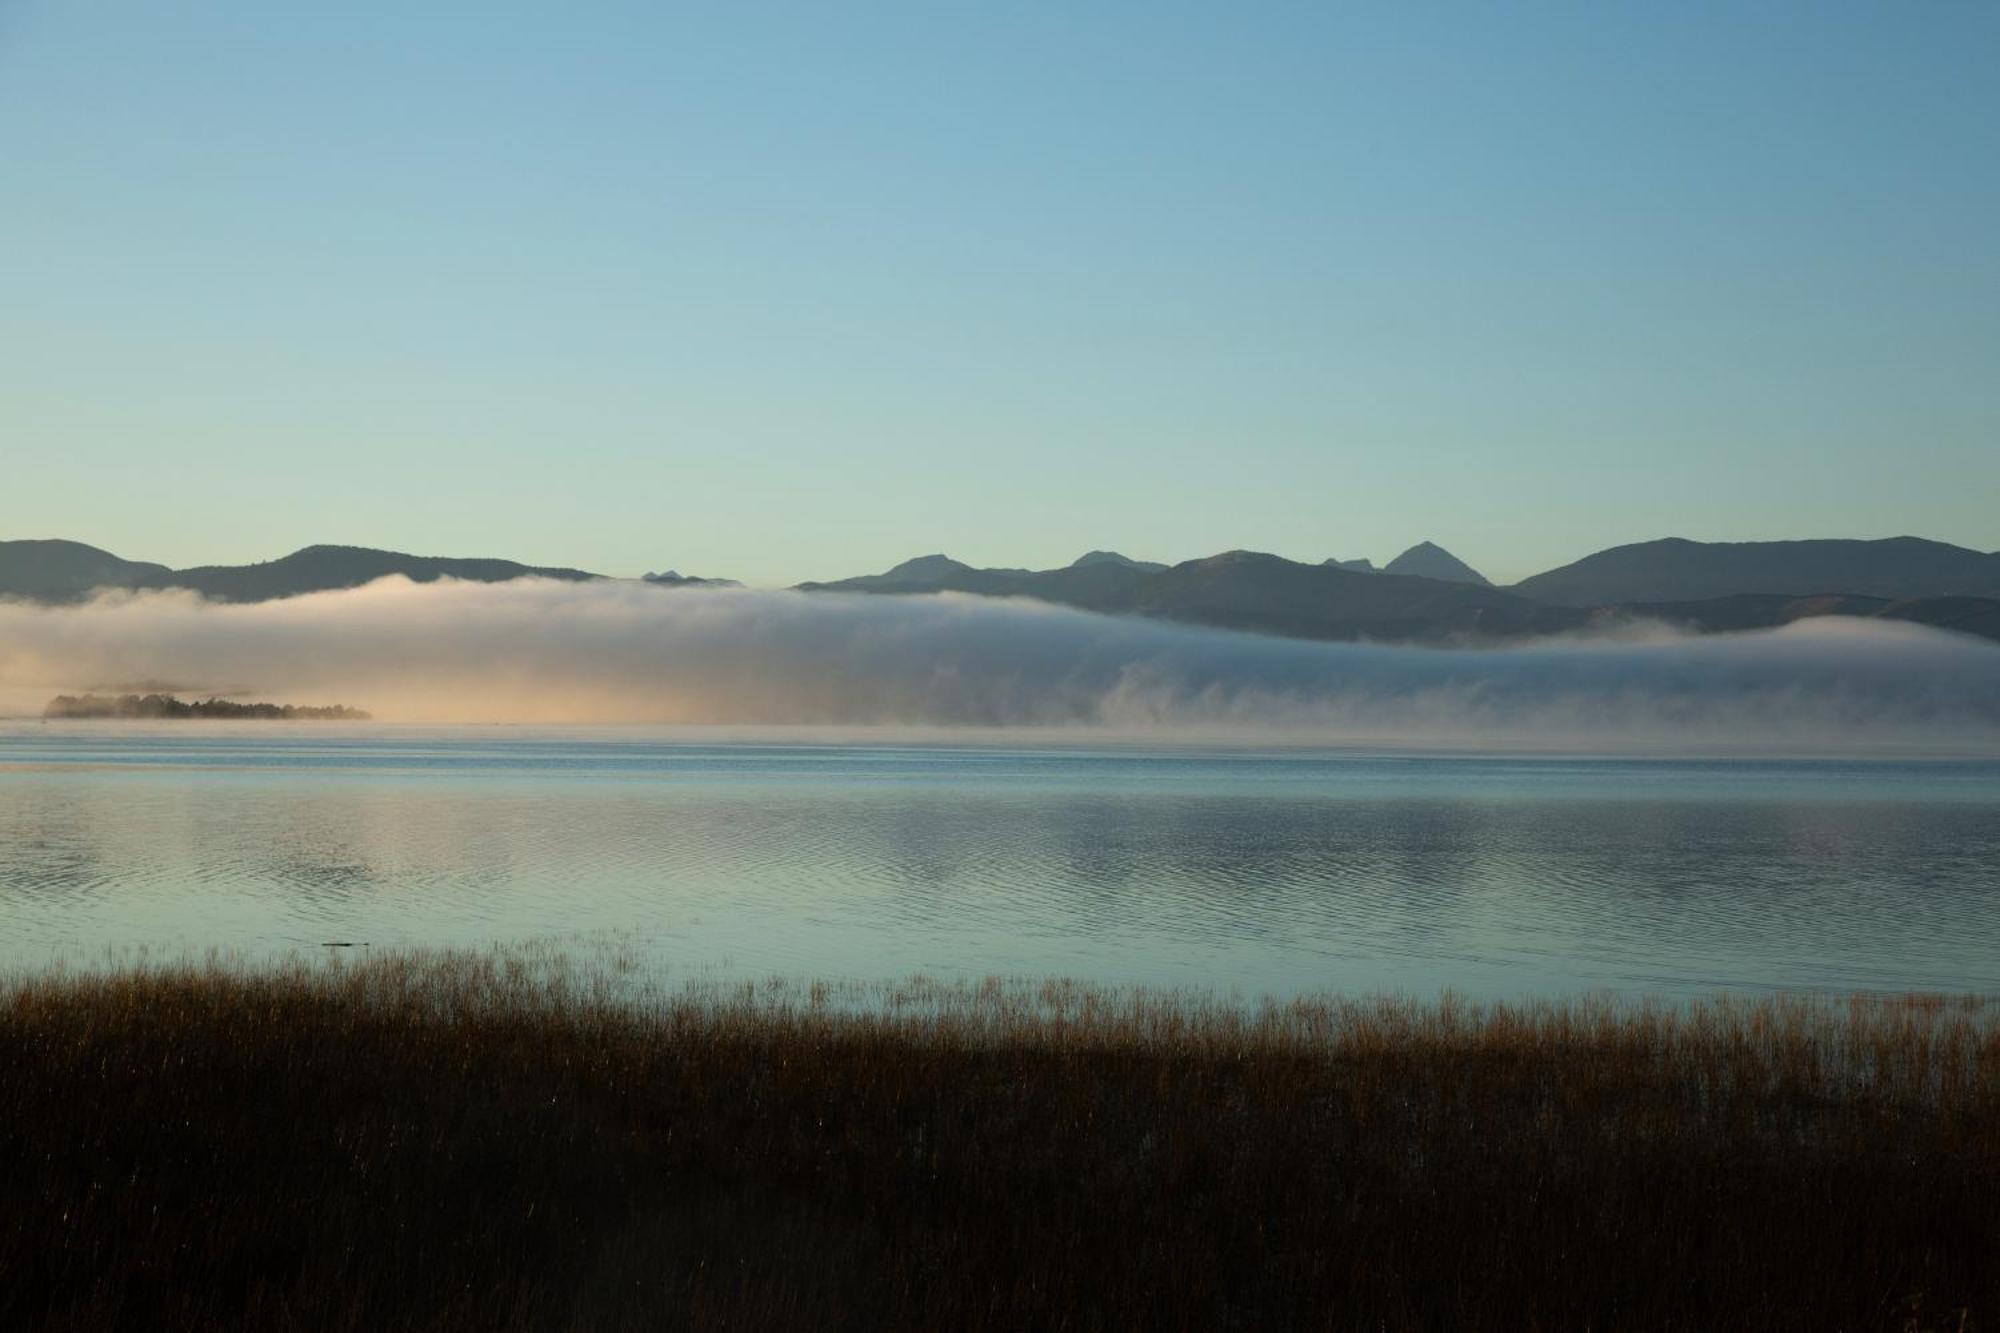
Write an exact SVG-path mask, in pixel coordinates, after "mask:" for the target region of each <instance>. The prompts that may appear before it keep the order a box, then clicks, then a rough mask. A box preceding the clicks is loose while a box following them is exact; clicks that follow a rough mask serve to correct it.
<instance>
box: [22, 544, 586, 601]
mask: <svg viewBox="0 0 2000 1333" xmlns="http://www.w3.org/2000/svg"><path fill="white" fill-rule="evenodd" d="M390 574H401V575H403V576H404V577H406V578H409V579H411V580H414V581H415V582H418V583H429V582H432V581H433V580H436V579H440V578H455V579H467V580H470V581H473V582H478V583H504V582H507V581H508V580H511V579H519V578H530V577H533V578H547V579H566V580H580V579H594V578H597V577H598V575H596V574H590V573H586V572H585V571H583V570H580V569H547V568H540V567H537V566H533V565H522V564H517V563H515V562H514V561H512V560H485V559H461V558H456V557H449V556H425V555H405V554H403V553H402V552H400V551H377V550H371V549H370V548H368V547H365V546H308V547H305V548H304V549H302V550H298V551H294V552H292V553H291V554H290V555H288V556H284V557H282V558H280V559H277V560H268V561H265V562H264V563H262V564H256V565H201V566H197V567H195V568H193V569H178V570H176V569H168V568H167V567H166V566H165V565H154V564H146V563H142V562H139V561H133V560H121V559H120V558H119V557H117V556H115V555H112V554H111V553H110V552H109V551H100V550H98V549H97V548H96V547H94V546H85V545H84V544H83V543H81V542H67V541H15V542H0V597H22V598H26V599H28V600H30V601H36V602H75V601H80V600H82V599H83V598H85V597H87V596H89V595H90V593H91V592H92V591H93V590H94V589H97V588H134V589H159V588H187V589H191V590H192V591H194V592H198V593H200V594H201V595H202V596H204V597H207V598H209V599H210V600H211V601H218V602H263V601H270V600H272V599H274V598H278V597H295V596H297V595H299V594H300V593H308V592H325V591H329V590H331V589H335V588H358V587H360V586H361V585H362V584H364V583H369V582H372V581H374V580H375V579H379V578H384V577H386V576H388V575H390Z"/></svg>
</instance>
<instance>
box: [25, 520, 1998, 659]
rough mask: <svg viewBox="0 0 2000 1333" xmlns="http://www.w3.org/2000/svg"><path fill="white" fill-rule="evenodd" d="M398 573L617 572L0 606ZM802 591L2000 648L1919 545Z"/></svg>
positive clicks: (1951, 558)
mask: <svg viewBox="0 0 2000 1333" xmlns="http://www.w3.org/2000/svg"><path fill="white" fill-rule="evenodd" d="M392 574H400V575H403V576H405V577H407V578H410V579H412V580H414V581H417V582H429V581H432V580H435V579H439V578H456V579H465V580H471V581H476V582H483V583H497V582H505V581H508V580H511V579H518V578H531V577H532V578H549V579H563V580H572V581H579V580H590V579H598V578H601V577H603V576H602V575H598V574H593V573H590V572H588V571H586V570H580V569H569V568H550V567H544V566H535V565H524V564H520V563H517V562H515V561H512V560H499V559H467V558H454V557H439V556H416V555H405V554H402V553H400V552H395V551H378V550H372V549H369V548H366V547H357V546H308V547H305V548H303V549H301V550H298V551H294V552H293V553H292V554H290V555H287V556H284V557H282V558H280V559H277V560H271V561H266V562H263V563H260V564H252V565H204V566H198V567H195V568H190V569H179V570H176V569H170V568H168V567H167V566H165V565H161V564H153V563H149V562H145V561H134V560H125V559H122V558H120V557H118V556H116V555H113V554H111V553H110V552H108V551H104V550H100V549H98V548H97V547H94V546H87V545H85V544H83V543H81V542H73V541H61V540H33V541H0V598H16V599H22V600H27V601H31V602H37V603H42V604H62V603H74V602H78V601H82V600H84V599H85V598H87V597H89V596H90V595H91V594H92V593H93V592H94V591H96V590H98V589H102V588H113V589H133V590H147V589H165V588H185V589H189V590H192V591H194V592H197V593H199V594H201V595H202V596H203V597H206V598H209V599H210V600H213V601H222V602H255V601H266V600H270V599H273V598H280V597H290V596H296V595H298V594H301V593H307V592H320V591H327V590H331V589H339V588H353V587H359V586H361V585H362V584H365V583H369V582H372V581H373V580H375V579H378V578H383V577H385V576H388V575H392ZM644 582H646V583H648V584H650V585H653V586H658V587H663V588H699V587H733V586H737V585H735V584H734V582H733V581H732V580H728V579H710V578H695V577H690V576H685V575H681V574H678V573H675V572H673V571H671V570H669V571H667V572H665V573H663V574H648V575H646V576H645V579H644ZM798 587H799V590H801V591H805V592H855V593H877V594H908V593H936V592H957V593H966V594H972V595H978V596H988V597H1029V598H1035V599H1038V600H1041V601H1046V602H1053V603H1057V604H1059V605H1063V606H1071V607H1076V608H1079V609H1082V610H1087V611H1095V612H1101V613H1105V614H1112V615H1138V616H1148V617H1154V618H1159V619H1165V620H1174V621H1181V622H1184V623H1190V624H1200V625H1211V626H1217V627H1221V628H1227V629H1238V630H1249V631H1254V632H1257V633H1264V634H1278V635H1285V636H1289V637H1295V638H1309V639H1370V640H1383V641H1398V642H1419V643H1421V642H1482V641H1499V640H1506V639H1512V638H1520V637H1523V636H1530V635H1538V634H1550V633H1560V632H1563V631H1568V630H1576V629H1583V628H1587V627H1591V626H1602V625H1606V624H1616V623H1619V622H1623V621H1640V620H1652V621H1664V622H1667V623H1670V624H1675V625H1680V626H1683V627H1685V628H1687V629H1690V630H1694V631H1698V632H1705V633H1714V632H1726V631H1732V630H1745V629H1756V628H1763V627H1767V626H1772V625H1781V624H1786V623H1789V622H1791V621H1794V620H1799V619H1804V618H1807V617H1811V616H1822V615H1847V616H1862V617H1872V618H1879V619H1889V620H1907V621H1915V622H1918V623H1922V624H1927V625H1934V626H1939V627H1942V628H1948V629H1953V630H1957V631H1960V632H1963V633H1969V634H1976V635H1979V636H1982V637H1985V638H1991V639H2000V552H1995V553H1987V552H1980V551H1975V550H1971V549H1969V548H1966V547H1961V546H1953V545H1950V544H1948V543H1945V542H1936V541H1928V540H1925V539H1923V538H1918V537H1893V538H1888V539H1885V540H1881V541H1854V540H1845V539H1831V540H1820V541H1780V542H1694V541H1686V540H1683V539H1680V538H1668V539H1664V540H1660V541H1649V542H1639V543H1636V544H1633V545H1628V546H1617V547H1612V548H1611V549H1609V550H1605V551H1599V552H1597V553H1595V554H1593V555H1589V556H1585V557H1584V558H1583V559H1581V560H1578V561H1575V562H1574V563H1571V564H1568V565H1564V566H1562V567H1561V568H1558V569H1552V570H1549V571H1547V572H1546V573H1542V574H1537V575H1535V576H1533V577H1532V578H1527V579H1523V580H1522V581H1521V582H1519V583H1517V584H1515V585H1513V586H1512V587H1510V588H1498V587H1494V586H1492V585H1491V584H1490V583H1488V582H1487V580H1486V579H1485V578H1484V577H1482V576H1481V575H1480V574H1479V573H1478V571H1476V570H1474V569H1472V568H1471V567H1470V566H1469V565H1467V564H1465V563H1464V562H1463V561H1461V560H1459V559H1458V558H1457V557H1456V556H1454V555H1452V554H1451V553H1450V552H1449V551H1446V550H1445V549H1444V548H1443V547H1441V546H1438V545H1436V544H1435V543H1432V542H1421V543H1419V544H1417V545H1416V546H1413V547H1411V548H1410V549H1409V550H1407V551H1405V552H1403V553H1402V554H1401V555H1399V556H1397V557H1396V558H1395V559H1394V560H1391V561H1390V562H1389V563H1388V564H1387V565H1385V566H1383V567H1382V568H1380V569H1379V570H1378V569H1377V568H1376V567H1375V566H1374V564H1373V562H1371V561H1368V560H1365V559H1349V560H1337V559H1329V560H1326V561H1324V562H1323V563H1320V564H1316V565H1314V564H1304V563H1301V562H1298V561H1293V560H1287V559H1284V558H1282V557H1279V556H1276V555H1267V554H1263V553H1261V552H1256V551H1225V552H1222V553H1221V554H1218V555H1212V556H1207V557H1203V558H1201V559H1197V560H1186V561H1182V562H1180V563H1178V564H1172V565H1169V564H1164V563H1160V562H1157V561H1147V560H1134V559H1131V558H1129V557H1127V556H1124V555H1121V554H1119V553H1118V552H1116V551H1107V550H1098V551H1091V552H1089V553H1087V554H1085V555H1083V556H1081V557H1079V558H1078V559H1077V560H1076V561H1074V562H1073V563H1071V564H1069V565H1066V566H1063V567H1061V568H1058V569H1044V570H1031V569H1013V568H1006V569H981V568H975V567H974V566H971V565H968V564H964V563H962V562H960V561H957V560H953V559H951V558H950V557H949V556H946V555H942V554H936V555H926V556H919V557H917V558H916V559H913V560H906V561H904V562H903V563H901V564H899V565H896V566H895V567H893V568H891V569H889V570H886V571H884V572H883V573H880V574H867V575H862V576H859V577H856V578H847V579H839V580H835V581H831V582H823V583H819V582H815V583H802V584H800V585H798Z"/></svg>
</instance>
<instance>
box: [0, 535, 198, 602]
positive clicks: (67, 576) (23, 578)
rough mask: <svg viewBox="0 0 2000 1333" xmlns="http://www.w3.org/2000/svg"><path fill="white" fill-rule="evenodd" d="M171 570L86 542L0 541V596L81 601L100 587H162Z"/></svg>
mask: <svg viewBox="0 0 2000 1333" xmlns="http://www.w3.org/2000/svg"><path fill="white" fill-rule="evenodd" d="M172 574H173V571H172V570H170V569H168V568H167V567H166V566H165V565H152V564H147V563H145V562H144V561H139V560H121V559H120V558H119V557H117V556H115V555H113V554H111V552H109V551H102V550H99V549H98V548H97V547H95V546H86V545H84V544H83V543H82V542H72V541H62V540H60V539H51V540H26V541H11V542H0V597H23V598H26V599H28V600H29V601H35V602H78V601H82V600H83V599H84V598H86V597H88V596H90V594H91V593H92V592H93V591H94V590H96V589H98V588H159V587H164V586H166V584H165V582H164V581H165V580H166V579H168V578H170V577H171V576H172Z"/></svg>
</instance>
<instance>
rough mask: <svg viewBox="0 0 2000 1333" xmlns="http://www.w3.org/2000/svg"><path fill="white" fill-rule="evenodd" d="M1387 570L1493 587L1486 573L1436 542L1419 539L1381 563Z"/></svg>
mask: <svg viewBox="0 0 2000 1333" xmlns="http://www.w3.org/2000/svg"><path fill="white" fill-rule="evenodd" d="M1382 572H1383V573H1384V574H1414V575H1416V576H1417V577H1418V578H1424V579H1437V580H1438V581H1439V582H1442V583H1470V584H1472V585H1474V586H1475V587H1480V588H1490V587H1492V586H1493V585H1492V584H1491V583H1490V582H1488V581H1487V578H1486V576H1485V575H1484V574H1481V573H1480V572H1479V571H1478V570H1476V569H1474V568H1473V567H1472V566H1471V565H1468V564H1466V563H1465V562H1464V561H1463V560H1460V559H1459V558H1458V557H1457V556H1455V555H1453V554H1452V553H1451V552H1450V551H1447V550H1445V549H1444V547H1442V546H1439V545H1438V544H1437V543H1436V542H1428V541H1425V542H1418V543H1417V544H1416V545H1415V546H1412V547H1411V548H1410V549H1409V550H1407V551H1405V552H1403V553H1402V554H1401V555H1399V556H1397V557H1396V558H1395V559H1394V560H1391V561H1390V562H1389V563H1388V564H1386V565H1384V566H1382Z"/></svg>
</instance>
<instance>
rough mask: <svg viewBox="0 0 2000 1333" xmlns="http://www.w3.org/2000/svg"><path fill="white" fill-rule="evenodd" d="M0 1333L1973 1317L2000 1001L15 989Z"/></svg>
mask: <svg viewBox="0 0 2000 1333" xmlns="http://www.w3.org/2000/svg"><path fill="white" fill-rule="evenodd" d="M0 1279H4V1280H0V1328H8V1329H14V1328H42V1327H48V1328H79V1329H81V1328H90V1329H96V1328H105V1327H121V1326H122V1327H147V1328H212V1327H267V1328H299V1329H363V1328H366V1329H378V1328H480V1329H486V1328H495V1329H567V1328H577V1329H598V1328H625V1327H648V1328H655V1327H662V1326H665V1327H695V1328H765V1327H855V1328H861V1327H870V1328H880V1327H916V1326H922V1327H927V1328H942V1327H949V1328H1022V1327H1037V1328H1058V1329H1099V1328H1131V1327H1160V1328H1202V1329H1208V1328H1245V1329H1251V1328H1255V1329H1273V1328H1339V1329H1346V1328H1370V1329H1378V1328H1388V1329H1404V1328H1440V1329H1442V1328H1451V1329H1474V1330H1476V1329H1627V1328H1639V1329H1716V1328H1749V1327H1755V1328H1811V1329H1836V1328H1885V1329H1955V1330H1963V1329H1973V1328H1991V1327H1994V1326H1995V1324H1996V1322H2000V1005H1996V1004H1993V1003H1990V1002H1987V1001H1984V1000H1981V999H1976V998H1966V999H1959V998H1951V999H1947V998H1940V997H1934V996H1933V997H1903V998H1869V997H1859V998H1854V999H1851V1000H1841V1001H1834V1000H1826V999H1802V998H1774V999H1766V1000H1717V1001H1714V1002H1712V1003H1702V1004H1694V1005H1687V1006H1665V1005H1651V1006H1648V1005H1630V1004H1620V1003H1615V1002H1611V1001H1588V1002H1580V1003H1547V1004H1533V1005H1522V1006H1497V1005H1489V1006H1481V1005H1475V1004H1470V1003H1467V1002H1464V1001H1461V1000H1457V999H1453V998H1450V997H1447V998H1445V999H1444V1000H1442V1001H1440V1002H1437V1003H1428V1004H1419V1003H1412V1002H1407V1001H1400V1000H1390V999H1377V1000H1357V1001H1348V1000H1340V999H1332V998H1325V999H1311V1000H1303V1001H1299V1002H1295V1003H1287V1004H1265V1005H1262V1006H1260V1007H1245V1006H1241V1005H1236V1004H1232V1003H1228V1002H1224V1001H1220V1000H1216V999H1213V998H1205V997H1202V996H1196V995H1186V994H1162V993H1151V992H1145V991H1134V990H1107V989H1101V988H1094V987H1090V986H1084V985H1077V984H1073V983H1048V984H1030V983H1023V982H989V983H986V984H984V985H976V986H967V985H949V984H940V983H934V982H926V981H922V980H918V981H913V982H910V983H908V984H905V985H902V986H898V987H892V988H879V989H878V988H866V987H836V986H824V985H817V986H815V985H787V984H783V983H770V984H763V983H760V984H756V985H744V986H736V987H725V986H707V987H693V988H689V989H686V990H682V991H676V992H665V991H661V990H657V989H646V988H645V987H643V986H635V985H634V983H633V982H632V981H631V979H630V978H629V977H628V976H621V975H619V974H618V973H617V971H616V969H605V968H598V967H594V966H586V965H581V964H578V963H575V962H572V961H571V960H568V959H566V958H565V957H563V956H562V955H560V954H555V953H550V952H546V951H545V952H540V953H534V952H526V953H523V952H515V953H509V954H490V955H467V954H405V955H394V956H380V957H373V958H365V959H362V960H359V961H355V962H327V963H319V962H298V963H292V964H288V965H283V966H275V967H251V966H243V965H231V964H228V963H225V962H217V961H209V962H203V963H192V964H188V963H183V964H175V965H157V964H153V965H137V966H126V967H122V968H118V969H115V970H81V971H51V972H45V973H40V974H36V975H31V976H19V977H16V978H14V979H12V980H10V981H6V982H4V983H0Z"/></svg>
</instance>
